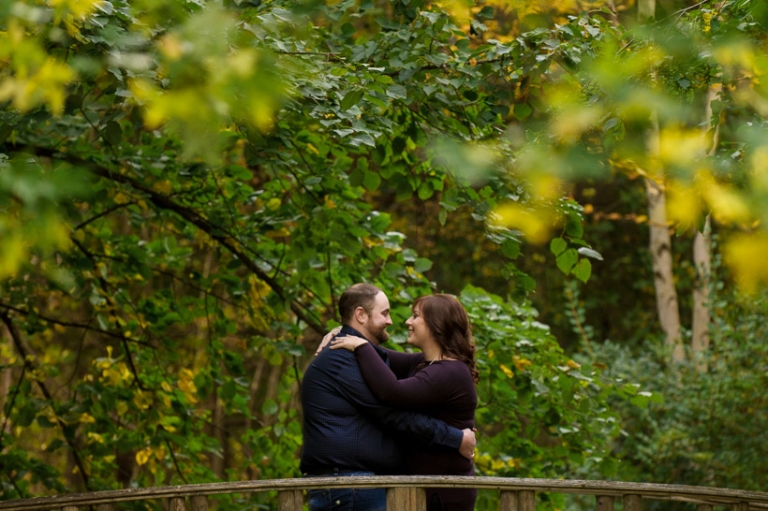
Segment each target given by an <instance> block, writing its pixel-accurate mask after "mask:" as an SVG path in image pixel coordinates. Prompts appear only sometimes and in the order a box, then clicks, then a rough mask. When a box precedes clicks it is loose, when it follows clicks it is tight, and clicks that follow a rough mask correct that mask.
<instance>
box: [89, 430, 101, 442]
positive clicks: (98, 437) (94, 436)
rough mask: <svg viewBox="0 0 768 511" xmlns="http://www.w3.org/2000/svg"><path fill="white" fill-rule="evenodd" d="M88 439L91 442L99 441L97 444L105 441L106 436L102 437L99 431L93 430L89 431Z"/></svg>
mask: <svg viewBox="0 0 768 511" xmlns="http://www.w3.org/2000/svg"><path fill="white" fill-rule="evenodd" d="M88 440H89V441H90V442H91V443H97V444H103V443H104V437H102V436H101V435H100V434H98V433H94V432H93V431H89V432H88Z"/></svg>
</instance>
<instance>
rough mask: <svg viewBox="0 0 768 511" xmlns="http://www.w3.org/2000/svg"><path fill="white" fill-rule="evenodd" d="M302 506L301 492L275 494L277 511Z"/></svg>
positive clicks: (289, 510) (295, 510) (296, 510)
mask: <svg viewBox="0 0 768 511" xmlns="http://www.w3.org/2000/svg"><path fill="white" fill-rule="evenodd" d="M303 505H304V493H303V492H302V491H301V490H285V491H281V492H278V493H277V509H278V511H301V507H302V506H303ZM192 511H195V510H194V509H193V510H192Z"/></svg>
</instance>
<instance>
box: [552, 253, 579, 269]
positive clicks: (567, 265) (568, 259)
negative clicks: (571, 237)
mask: <svg viewBox="0 0 768 511" xmlns="http://www.w3.org/2000/svg"><path fill="white" fill-rule="evenodd" d="M578 260H579V253H578V252H576V249H575V248H569V249H568V250H566V251H565V252H563V253H562V254H560V255H559V256H557V259H556V261H555V262H556V263H557V267H558V268H560V271H562V272H563V273H565V274H566V275H568V274H569V273H571V269H572V268H573V266H574V265H575V264H576V262H577V261H578Z"/></svg>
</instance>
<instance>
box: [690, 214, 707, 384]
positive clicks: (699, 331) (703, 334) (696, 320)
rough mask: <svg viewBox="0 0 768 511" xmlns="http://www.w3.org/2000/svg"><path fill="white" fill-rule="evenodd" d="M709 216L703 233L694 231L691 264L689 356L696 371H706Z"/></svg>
mask: <svg viewBox="0 0 768 511" xmlns="http://www.w3.org/2000/svg"><path fill="white" fill-rule="evenodd" d="M710 232H711V227H710V220H709V216H707V219H706V221H705V224H704V232H699V231H696V234H695V237H694V239H693V263H694V265H695V266H696V285H695V287H694V289H693V337H692V339H691V351H692V353H691V356H692V357H693V359H694V361H695V364H696V369H698V370H699V371H706V370H707V358H706V353H707V351H708V350H709V322H710V320H711V318H710V314H709V282H710V278H709V277H710V271H711V266H712V264H711V258H710V253H709V247H710V246H711V243H710Z"/></svg>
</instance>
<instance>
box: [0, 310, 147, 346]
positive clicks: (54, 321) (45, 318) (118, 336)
mask: <svg viewBox="0 0 768 511" xmlns="http://www.w3.org/2000/svg"><path fill="white" fill-rule="evenodd" d="M0 308H3V309H7V310H10V311H13V312H16V313H18V314H21V315H23V316H29V315H30V314H31V313H30V312H29V311H26V310H24V309H20V308H18V307H14V306H13V305H8V304H7V303H2V302H0ZM35 315H36V316H37V317H38V318H40V319H42V320H43V321H45V322H46V323H51V324H54V325H59V326H64V327H68V328H81V329H83V330H90V331H92V332H97V333H100V334H103V335H107V336H109V337H112V338H115V339H119V340H121V341H128V342H134V343H136V344H140V345H142V346H146V347H148V348H154V346H152V345H151V344H149V343H146V342H142V341H137V340H136V339H130V338H128V337H125V336H124V335H121V334H116V333H114V332H110V331H109V330H102V329H100V328H95V327H92V326H91V325H88V324H85V323H73V322H71V321H61V320H59V319H54V318H51V317H48V316H43V315H42V314H35Z"/></svg>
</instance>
